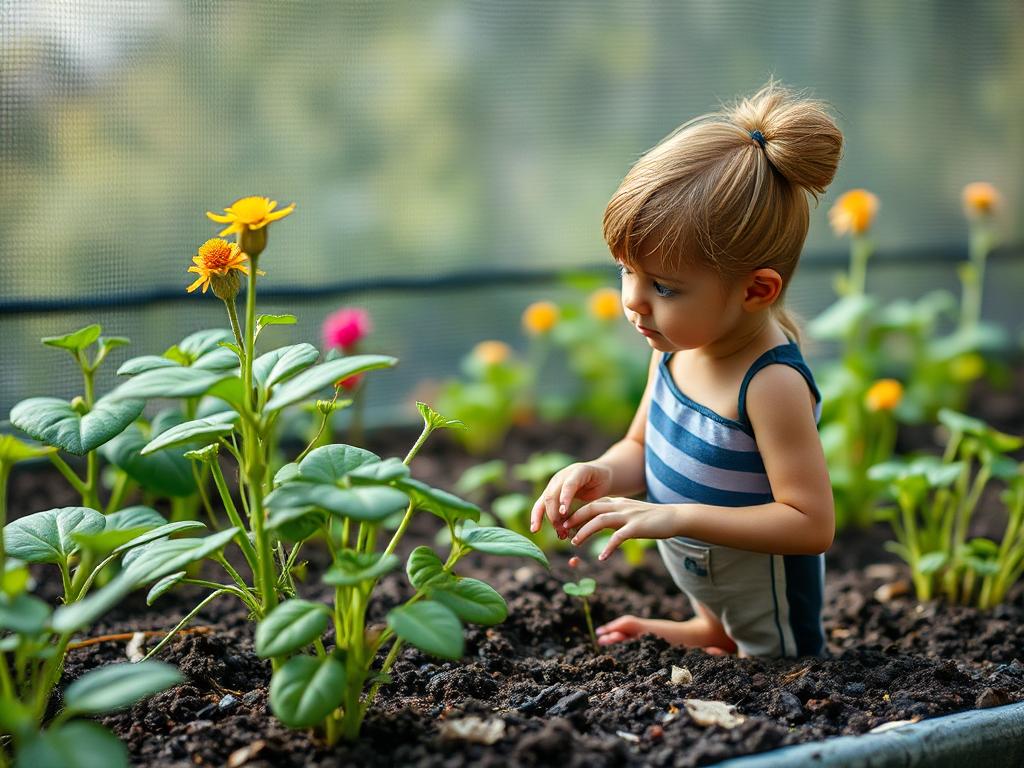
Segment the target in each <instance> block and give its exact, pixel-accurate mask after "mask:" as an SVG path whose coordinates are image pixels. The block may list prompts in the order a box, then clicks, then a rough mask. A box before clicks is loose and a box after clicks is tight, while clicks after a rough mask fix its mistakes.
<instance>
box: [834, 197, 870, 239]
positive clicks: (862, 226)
mask: <svg viewBox="0 0 1024 768" xmlns="http://www.w3.org/2000/svg"><path fill="white" fill-rule="evenodd" d="M878 207H879V203H878V198H877V197H876V196H875V195H873V194H871V193H870V192H868V191H867V190H866V189H851V190H850V191H849V192H845V193H843V194H842V195H840V196H839V199H837V200H836V202H835V204H834V205H833V206H832V208H831V209H829V212H828V220H829V223H830V224H831V225H832V231H833V232H835V233H836V236H838V237H842V236H843V235H846V234H852V235H862V234H864V233H865V232H867V231H868V230H869V229H871V224H872V222H873V221H874V220H875V214H876V213H878Z"/></svg>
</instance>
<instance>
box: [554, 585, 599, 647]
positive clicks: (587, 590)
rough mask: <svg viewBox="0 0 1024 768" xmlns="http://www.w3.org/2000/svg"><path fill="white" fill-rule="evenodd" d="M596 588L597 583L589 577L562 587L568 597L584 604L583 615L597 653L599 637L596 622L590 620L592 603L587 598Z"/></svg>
mask: <svg viewBox="0 0 1024 768" xmlns="http://www.w3.org/2000/svg"><path fill="white" fill-rule="evenodd" d="M596 588H597V582H596V581H594V580H593V579H592V578H590V577H589V576H588V577H585V578H582V579H580V580H579V581H570V582H568V583H566V584H563V585H562V589H563V590H564V591H565V593H566V594H567V595H573V596H574V597H578V598H579V599H580V602H582V603H583V615H584V617H586V619H587V631H588V632H589V633H590V642H591V644H592V645H593V646H594V651H595V652H597V650H598V646H597V635H595V634H594V622H593V620H592V619H591V618H590V603H589V601H588V600H587V598H588V597H590V595H592V594H594V590H595V589H596Z"/></svg>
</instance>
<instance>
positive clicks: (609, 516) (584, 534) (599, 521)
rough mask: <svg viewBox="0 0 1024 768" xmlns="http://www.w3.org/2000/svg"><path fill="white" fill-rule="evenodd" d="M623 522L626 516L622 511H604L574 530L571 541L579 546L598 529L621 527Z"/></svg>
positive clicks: (624, 522)
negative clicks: (574, 533)
mask: <svg viewBox="0 0 1024 768" xmlns="http://www.w3.org/2000/svg"><path fill="white" fill-rule="evenodd" d="M625 524H626V516H625V515H624V514H623V513H622V512H605V513H604V514H603V515H598V516H597V517H595V518H593V519H592V520H591V521H590V522H589V523H587V524H586V525H584V526H583V527H582V528H580V529H579V530H578V531H576V535H575V536H573V537H572V543H573V544H575V545H576V546H579V545H580V544H582V543H583V542H585V541H586V540H587V539H589V538H590V537H591V536H593V535H594V534H595V533H597V532H598V531H603V530H604V529H605V528H621V527H622V526H624V525H625ZM606 551H607V550H606ZM600 559H602V560H603V559H604V558H603V557H602V558H600Z"/></svg>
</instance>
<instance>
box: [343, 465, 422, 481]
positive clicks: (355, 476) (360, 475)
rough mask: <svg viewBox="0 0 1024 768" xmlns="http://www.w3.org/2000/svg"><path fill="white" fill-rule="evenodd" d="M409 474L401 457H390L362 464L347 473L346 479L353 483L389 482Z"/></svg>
mask: <svg viewBox="0 0 1024 768" xmlns="http://www.w3.org/2000/svg"><path fill="white" fill-rule="evenodd" d="M408 476H409V467H407V466H406V465H405V464H404V463H403V462H402V460H401V459H396V458H390V459H384V461H380V462H377V463H376V464H364V465H363V466H361V467H357V468H356V469H353V470H352V471H351V472H349V473H348V475H347V479H348V481H349V482H350V483H352V484H353V485H360V484H363V483H371V484H378V483H390V482H392V481H394V480H401V479H402V478H405V477H408Z"/></svg>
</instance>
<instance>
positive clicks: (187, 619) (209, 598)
mask: <svg viewBox="0 0 1024 768" xmlns="http://www.w3.org/2000/svg"><path fill="white" fill-rule="evenodd" d="M227 591H228V590H217V591H216V592H213V593H212V594H210V595H208V596H207V597H206V598H205V599H204V600H203V601H202V602H200V603H199V605H197V606H196V607H195V608H193V609H192V610H191V611H189V612H188V614H187V615H186V616H185V618H183V619H182V620H181V621H179V622H178V623H177V624H176V625H175V626H174V629H172V630H171V631H170V632H168V633H167V635H166V636H165V637H164V639H163V640H161V641H160V642H159V643H157V644H156V645H155V646H153V649H152V650H151V651H150V652H149V653H147V654H146V655H145V656H144V657H143V658H142V660H143V661H149V659H150V658H152V657H153V656H154V655H156V654H157V653H159V652H160V650H161V649H162V648H163V647H164V646H165V645H167V644H168V643H169V642H171V639H172V638H173V637H174V636H175V634H177V632H178V630H179V629H181V628H182V627H184V626H185V625H186V624H188V623H189V622H190V621H191V620H192V618H193V617H194V616H195V615H196V614H197V613H199V611H201V610H202V609H203V608H205V607H206V604H207V603H209V602H211V601H212V600H213V599H214V598H215V597H220V596H221V595H223V594H224V593H225V592H227Z"/></svg>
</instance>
